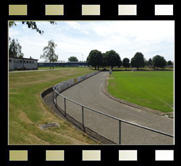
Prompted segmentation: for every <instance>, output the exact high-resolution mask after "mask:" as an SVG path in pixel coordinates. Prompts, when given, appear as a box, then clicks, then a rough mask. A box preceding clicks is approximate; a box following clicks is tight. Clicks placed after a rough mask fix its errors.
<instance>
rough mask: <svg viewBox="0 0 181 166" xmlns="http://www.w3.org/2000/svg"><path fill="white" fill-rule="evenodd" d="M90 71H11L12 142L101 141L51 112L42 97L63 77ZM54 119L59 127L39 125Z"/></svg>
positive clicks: (73, 142)
mask: <svg viewBox="0 0 181 166" xmlns="http://www.w3.org/2000/svg"><path fill="white" fill-rule="evenodd" d="M45 69H46V68H45ZM91 72H93V71H91V70H89V69H87V68H61V69H59V70H49V69H48V68H47V70H46V71H33V72H31V71H22V72H21V71H19V72H10V73H9V144H10V145H12V144H13V145H14V144H21V145H25V144H36V145H37V144H38V145H40V144H44V145H45V144H98V142H96V141H94V140H92V139H90V138H89V137H88V136H87V135H86V134H84V133H82V132H80V131H78V130H77V129H75V127H73V125H71V124H70V123H69V122H67V121H65V120H62V119H60V118H58V117H56V116H55V115H54V114H52V113H51V112H50V110H49V109H48V107H47V106H46V105H45V104H44V103H43V101H42V99H41V97H40V94H41V93H42V92H43V91H44V90H46V89H47V88H49V87H51V86H53V85H55V84H57V83H59V82H61V81H65V80H69V79H71V78H74V77H77V76H81V75H84V74H87V73H91ZM51 122H57V123H58V124H59V125H60V127H59V128H49V129H46V130H41V129H40V128H39V125H41V124H46V123H51Z"/></svg>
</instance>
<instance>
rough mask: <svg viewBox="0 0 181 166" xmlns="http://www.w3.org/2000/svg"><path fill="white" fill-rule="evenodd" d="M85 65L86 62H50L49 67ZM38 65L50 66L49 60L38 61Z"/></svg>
mask: <svg viewBox="0 0 181 166" xmlns="http://www.w3.org/2000/svg"><path fill="white" fill-rule="evenodd" d="M53 66H54V67H87V66H88V65H87V62H52V63H51V67H53ZM38 67H50V63H49V62H39V63H38Z"/></svg>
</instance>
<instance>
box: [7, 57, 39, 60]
mask: <svg viewBox="0 0 181 166" xmlns="http://www.w3.org/2000/svg"><path fill="white" fill-rule="evenodd" d="M9 58H13V59H22V60H34V61H38V59H30V58H19V57H9Z"/></svg>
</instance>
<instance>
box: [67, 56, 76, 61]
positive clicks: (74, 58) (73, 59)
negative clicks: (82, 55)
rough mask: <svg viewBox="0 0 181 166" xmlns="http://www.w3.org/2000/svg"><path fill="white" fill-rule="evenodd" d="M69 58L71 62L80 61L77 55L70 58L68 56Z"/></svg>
mask: <svg viewBox="0 0 181 166" xmlns="http://www.w3.org/2000/svg"><path fill="white" fill-rule="evenodd" d="M68 60H69V61H70V62H78V59H77V57H75V56H71V57H70V58H68Z"/></svg>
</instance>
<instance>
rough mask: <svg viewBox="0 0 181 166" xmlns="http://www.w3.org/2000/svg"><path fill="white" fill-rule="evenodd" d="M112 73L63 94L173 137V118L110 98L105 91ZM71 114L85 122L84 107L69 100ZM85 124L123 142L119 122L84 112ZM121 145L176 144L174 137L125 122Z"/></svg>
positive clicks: (68, 106) (61, 101) (98, 76)
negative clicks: (105, 84)
mask: <svg viewBox="0 0 181 166" xmlns="http://www.w3.org/2000/svg"><path fill="white" fill-rule="evenodd" d="M107 78H108V72H100V73H98V74H97V75H95V76H93V77H91V78H89V79H87V80H85V81H83V82H81V83H79V84H77V85H75V86H73V87H71V88H69V89H67V90H65V91H64V92H62V95H64V96H66V97H67V98H70V99H72V100H74V101H76V102H78V103H81V104H82V105H85V106H88V107H90V108H93V109H96V110H98V111H101V112H104V113H107V114H109V115H112V116H115V117H118V118H121V119H124V120H127V121H130V122H133V123H136V124H140V125H143V126H147V127H150V128H153V129H156V130H159V131H163V132H166V133H169V134H172V135H173V119H170V118H167V117H164V116H160V115H156V114H153V113H152V112H147V111H143V110H141V109H138V108H133V107H131V106H128V105H125V104H123V103H120V102H117V101H115V100H112V99H111V98H109V97H108V96H106V95H105V94H104V93H103V91H102V88H103V86H104V82H105V80H106V79H107ZM57 102H58V105H59V107H60V108H62V109H64V101H63V98H62V97H61V96H59V97H58V98H57ZM66 103H67V107H66V110H67V113H68V114H69V115H71V116H72V117H74V118H75V119H76V120H78V121H79V122H82V109H81V107H80V106H78V105H76V104H74V103H71V102H70V101H66ZM84 124H85V126H87V127H89V128H90V129H92V130H94V131H96V132H98V133H99V134H101V135H103V136H105V137H106V138H108V139H110V140H112V141H114V142H116V143H118V142H119V123H118V121H116V120H112V119H110V118H108V117H104V116H102V115H99V114H96V113H94V112H92V111H90V110H87V109H84ZM121 144H123V145H173V138H170V137H167V136H164V135H160V134H158V133H154V132H151V131H146V130H145V129H140V128H138V127H135V126H131V125H129V124H125V123H121Z"/></svg>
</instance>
